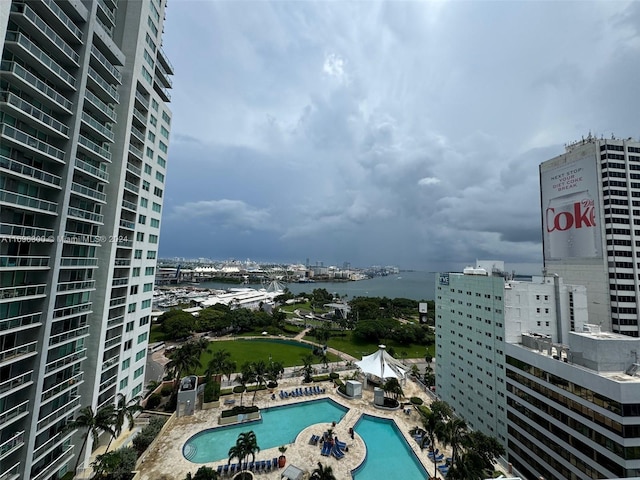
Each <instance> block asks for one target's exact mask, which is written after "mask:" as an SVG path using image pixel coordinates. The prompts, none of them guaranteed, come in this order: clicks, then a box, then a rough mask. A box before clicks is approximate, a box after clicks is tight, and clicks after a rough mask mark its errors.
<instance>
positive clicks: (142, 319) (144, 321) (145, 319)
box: [139, 315, 149, 327]
mask: <svg viewBox="0 0 640 480" xmlns="http://www.w3.org/2000/svg"><path fill="white" fill-rule="evenodd" d="M147 323H149V315H147V316H146V317H142V318H141V319H140V324H139V325H140V326H141V327H143V326H145V325H146V324H147Z"/></svg>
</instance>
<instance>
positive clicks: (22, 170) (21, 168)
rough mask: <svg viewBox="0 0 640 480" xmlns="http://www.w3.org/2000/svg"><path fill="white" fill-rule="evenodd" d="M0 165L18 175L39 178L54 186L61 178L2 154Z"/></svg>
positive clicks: (58, 184)
mask: <svg viewBox="0 0 640 480" xmlns="http://www.w3.org/2000/svg"><path fill="white" fill-rule="evenodd" d="M0 167H2V168H6V169H7V170H11V171H12V172H15V173H18V174H20V175H24V176H25V177H31V178H33V179H35V180H40V181H41V182H44V183H48V184H50V185H53V186H55V187H59V186H60V181H61V179H60V177H59V176H57V175H52V174H51V173H47V172H45V171H44V170H40V169H39V168H34V167H30V166H29V165H25V164H24V163H21V162H18V161H16V160H13V159H11V158H9V157H5V156H4V155H0Z"/></svg>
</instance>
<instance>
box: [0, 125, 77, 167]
mask: <svg viewBox="0 0 640 480" xmlns="http://www.w3.org/2000/svg"><path fill="white" fill-rule="evenodd" d="M0 135H2V137H3V138H5V139H8V140H9V141H10V142H11V143H14V144H16V145H18V146H20V147H26V148H28V149H29V150H30V151H32V152H35V153H37V154H38V155H39V156H44V157H45V158H47V159H49V160H55V161H57V162H60V163H65V162H64V151H62V150H60V149H59V148H56V147H54V146H52V145H49V144H48V143H46V142H43V141H42V140H38V139H37V138H36V137H32V136H31V135H27V134H26V133H24V132H23V131H22V130H18V129H15V128H13V127H12V126H10V125H7V124H6V123H5V124H3V125H2V130H0Z"/></svg>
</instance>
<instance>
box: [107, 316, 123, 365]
mask: <svg viewBox="0 0 640 480" xmlns="http://www.w3.org/2000/svg"><path fill="white" fill-rule="evenodd" d="M123 323H124V315H120V316H119V317H115V318H111V319H109V320H107V328H113V327H117V326H118V325H122V324H123ZM102 371H104V367H103V369H102Z"/></svg>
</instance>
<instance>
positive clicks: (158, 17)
mask: <svg viewBox="0 0 640 480" xmlns="http://www.w3.org/2000/svg"><path fill="white" fill-rule="evenodd" d="M149 6H150V7H151V15H153V18H155V19H156V22H158V23H160V14H159V13H158V9H157V8H156V6H155V5H154V4H153V3H150V4H149Z"/></svg>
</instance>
